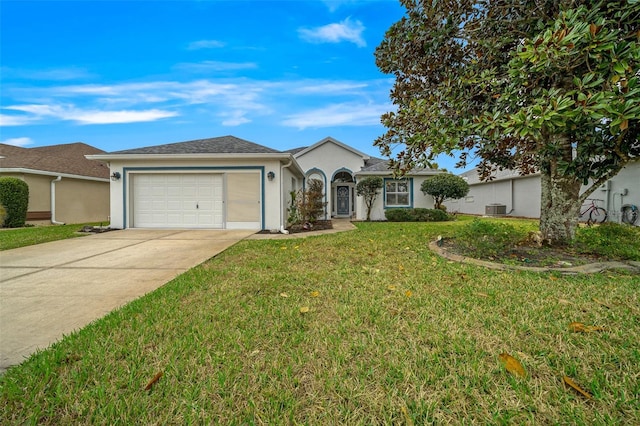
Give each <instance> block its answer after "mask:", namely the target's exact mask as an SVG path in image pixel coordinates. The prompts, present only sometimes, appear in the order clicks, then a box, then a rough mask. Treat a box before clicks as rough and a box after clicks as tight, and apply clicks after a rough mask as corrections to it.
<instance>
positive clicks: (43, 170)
mask: <svg viewBox="0 0 640 426" xmlns="http://www.w3.org/2000/svg"><path fill="white" fill-rule="evenodd" d="M101 153H104V151H102V150H100V149H97V148H94V147H92V146H90V145H87V144H84V143H79V142H78V143H69V144H60V145H52V146H43V147H36V148H22V147H17V146H12V145H6V144H0V176H12V177H16V178H19V179H22V180H24V181H25V182H26V183H27V185H29V205H28V208H27V221H28V222H29V223H34V224H37V223H54V224H60V223H86V222H105V223H108V222H109V214H110V209H109V189H110V184H109V183H110V180H109V168H108V167H106V166H105V165H104V164H101V163H98V162H96V161H89V160H88V159H86V158H85V155H93V154H101Z"/></svg>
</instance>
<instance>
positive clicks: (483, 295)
mask: <svg viewBox="0 0 640 426" xmlns="http://www.w3.org/2000/svg"><path fill="white" fill-rule="evenodd" d="M476 295H477V296H480V297H489V295H488V294H487V293H480V292H477V293H476Z"/></svg>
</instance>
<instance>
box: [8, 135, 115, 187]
mask: <svg viewBox="0 0 640 426" xmlns="http://www.w3.org/2000/svg"><path fill="white" fill-rule="evenodd" d="M103 153H104V151H102V150H101V149H98V148H95V147H93V146H90V145H87V144H85V143H82V142H76V143H68V144H60V145H51V146H41V147H36V148H21V147H17V146H12V145H5V144H0V156H2V157H5V158H0V167H2V168H7V169H30V170H38V171H44V172H52V173H64V174H70V175H78V176H88V177H96V178H103V179H108V178H109V168H108V167H107V166H106V165H104V164H102V163H100V162H98V161H91V160H87V159H86V158H85V157H84V156H85V155H90V154H103Z"/></svg>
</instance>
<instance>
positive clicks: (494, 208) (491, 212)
mask: <svg viewBox="0 0 640 426" xmlns="http://www.w3.org/2000/svg"><path fill="white" fill-rule="evenodd" d="M484 214H485V215H487V216H504V215H506V214H507V206H505V205H504V204H489V205H488V206H485V207H484Z"/></svg>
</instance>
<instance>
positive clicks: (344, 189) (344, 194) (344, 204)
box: [336, 186, 349, 216]
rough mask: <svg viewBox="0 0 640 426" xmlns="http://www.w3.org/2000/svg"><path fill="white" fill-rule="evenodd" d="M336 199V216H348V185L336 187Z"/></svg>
mask: <svg viewBox="0 0 640 426" xmlns="http://www.w3.org/2000/svg"><path fill="white" fill-rule="evenodd" d="M336 192H337V196H336V198H337V199H338V207H337V208H336V213H337V214H338V216H349V187H348V186H338V187H337V188H336Z"/></svg>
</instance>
